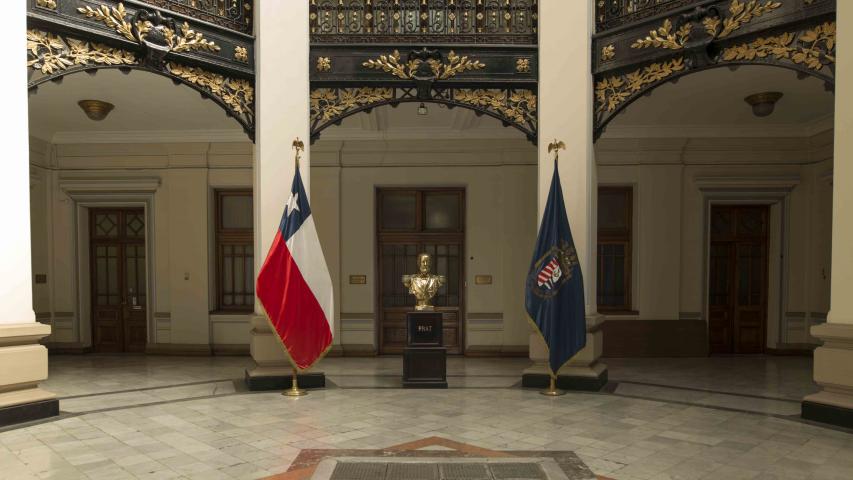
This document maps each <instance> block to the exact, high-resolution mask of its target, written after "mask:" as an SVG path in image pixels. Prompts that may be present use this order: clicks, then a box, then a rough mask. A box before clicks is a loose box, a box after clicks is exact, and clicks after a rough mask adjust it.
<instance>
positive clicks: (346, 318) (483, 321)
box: [311, 140, 537, 352]
mask: <svg viewBox="0 0 853 480" xmlns="http://www.w3.org/2000/svg"><path fill="white" fill-rule="evenodd" d="M311 161H312V169H311V170H312V186H313V189H312V192H313V194H312V198H311V202H312V212H313V213H314V215H315V219H316V222H317V230H318V233H319V236H320V242H321V243H322V245H323V251H324V254H325V255H326V259H327V261H328V262H329V264H330V270H331V272H332V280H333V283H334V284H335V288H336V292H335V293H336V296H337V298H338V299H339V302H338V303H339V305H340V307H339V310H338V312H337V313H338V315H339V318H340V322H339V325H340V327H339V332H338V338H337V339H336V343H340V344H343V345H344V349H345V351H346V350H347V349H351V350H353V351H356V350H362V351H371V350H373V349H375V348H376V329H375V324H376V311H375V302H376V291H375V281H376V271H375V265H376V233H375V232H376V230H375V229H376V227H375V214H376V213H375V212H376V207H375V189H376V187H379V186H461V187H465V189H466V238H465V242H466V245H465V246H466V253H465V259H466V260H465V266H464V268H465V279H466V282H467V287H466V290H465V295H466V296H465V302H466V305H465V309H466V314H467V316H468V318H467V319H466V322H465V324H466V335H465V337H466V346H467V347H468V348H471V349H474V350H479V351H496V352H500V351H505V352H519V351H525V350H526V345H527V336H528V333H529V331H528V327H527V322H526V320H525V317H524V307H523V299H524V278H525V275H526V272H527V267H528V264H529V261H530V258H529V255H530V252H531V251H532V248H533V243H534V241H535V235H536V194H535V191H536V190H535V189H536V175H537V173H536V151H535V149H534V148H533V146H532V145H530V144H529V143H527V142H526V141H524V140H518V141H504V140H498V141H458V140H454V141H442V142H431V141H406V142H403V141H399V142H391V141H389V142H381V141H348V142H332V141H328V142H326V141H322V140H321V141H320V142H318V143H316V144H315V145H314V146H313V148H312V159H311ZM338 185H339V186H340V187H339V189H338ZM338 191H340V194H338ZM336 222H339V224H337V225H336ZM472 257H473V258H472ZM338 259H339V268H338V265H336V262H337V261H338ZM480 274H484V275H492V276H493V284H492V285H474V276H475V275H480ZM350 275H367V279H368V280H367V284H366V285H350V284H349V276H350Z"/></svg>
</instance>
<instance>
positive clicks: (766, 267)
mask: <svg viewBox="0 0 853 480" xmlns="http://www.w3.org/2000/svg"><path fill="white" fill-rule="evenodd" d="M714 208H727V209H730V211H737V210H739V209H747V208H763V210H764V212H765V213H764V215H765V231H764V235H763V236H762V237H761V240H760V241H758V242H755V243H751V242H748V241H746V240H738V235H737V229H738V227H737V223H735V224H734V225H733V226H732V229H733V230H734V232H735V235H734V236H733V237H732V238H731V239H729V240H716V241H715V240H714V239H713V233H711V232H709V238H708V242H709V243H708V246H709V249H710V247H711V246H713V245H714V243H715V242H716V243H719V244H727V245H730V246H731V247H732V248H731V250H730V251H729V259H728V262H729V265H728V269H729V272H728V273H729V280H728V282H729V297H730V301H733V302H735V304H734V305H730V307H733V308H734V310H733V311H732V314H733V315H732V318H731V321H732V334H735V333H736V332H737V331H738V309H737V297H738V270H737V265H738V246H740V245H744V244H750V243H751V244H758V245H759V246H761V247H762V248H763V265H762V267H761V268H762V270H763V277H764V281H763V283H764V285H763V286H762V288H761V294H762V295H761V300H760V303H761V305H760V306H761V308H762V309H763V314H764V320H763V321H762V322H761V334H760V338H761V339H762V341H761V349H760V350H761V351H760V352H758V354H764V353H765V352H766V350H767V349H768V348H769V347H768V346H767V332H768V323H769V322H770V308H769V307H770V305H769V299H770V284H771V282H770V235H771V231H770V227H771V225H770V215H771V208H772V204H756V203H749V204H743V203H724V204H721V203H717V204H712V205H711V212H710V213H712V214H713V211H714ZM712 218H713V215H712ZM710 276H711V267H710V263H709V266H708V277H709V278H710ZM708 295H709V304H708V309H709V316H708V329H709V332H710V327H711V319H710V283H709V291H708ZM731 340H732V345H731V349H732V351H731V352H730V354H733V355H740V354H744V353H743V352H738V351H736V350H738V344H737V338H736V336H735V337H734V338H732V339H731ZM708 349H709V352H710V338H709V342H708ZM710 353H713V352H710ZM749 354H755V353H747V354H746V355H749Z"/></svg>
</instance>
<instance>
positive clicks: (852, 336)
mask: <svg viewBox="0 0 853 480" xmlns="http://www.w3.org/2000/svg"><path fill="white" fill-rule="evenodd" d="M811 334H812V336H814V337H816V338H819V339H820V340H822V341H823V345H822V346H820V347H818V348H817V349H815V351H814V381H815V382H816V383H817V384H818V385H820V387H821V391H820V392H818V393H815V394H813V395H809V396H807V397H806V398H804V399H803V403H802V413H801V415H802V417H803V418H805V419H807V420H814V421H816V422H822V423H829V424H832V425H838V426H841V427H847V428H853V324H843V323H824V324H821V325H815V326H814V327H812V328H811Z"/></svg>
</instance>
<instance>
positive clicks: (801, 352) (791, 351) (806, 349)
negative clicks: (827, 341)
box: [764, 344, 818, 357]
mask: <svg viewBox="0 0 853 480" xmlns="http://www.w3.org/2000/svg"><path fill="white" fill-rule="evenodd" d="M817 347H818V346H817V345H805V344H787V345H780V346H777V347H774V348H769V347H768V348H766V349H764V353H766V354H767V355H778V356H790V357H811V356H814V349H815V348H817Z"/></svg>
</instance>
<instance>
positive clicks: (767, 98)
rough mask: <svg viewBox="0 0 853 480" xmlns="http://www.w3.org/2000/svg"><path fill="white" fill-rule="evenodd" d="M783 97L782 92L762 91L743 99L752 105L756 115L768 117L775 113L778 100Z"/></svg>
mask: <svg viewBox="0 0 853 480" xmlns="http://www.w3.org/2000/svg"><path fill="white" fill-rule="evenodd" d="M780 98H782V92H761V93H755V94H752V95H750V96H748V97H746V98H744V99H743V101H744V102H746V103H748V104H749V105H750V106H751V107H752V113H753V115H755V116H756V117H766V116H768V115H770V114H771V113H773V109H774V108H776V102H778V101H779V99H780Z"/></svg>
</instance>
